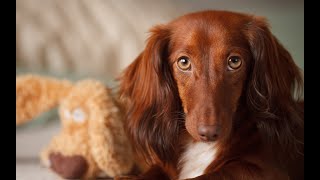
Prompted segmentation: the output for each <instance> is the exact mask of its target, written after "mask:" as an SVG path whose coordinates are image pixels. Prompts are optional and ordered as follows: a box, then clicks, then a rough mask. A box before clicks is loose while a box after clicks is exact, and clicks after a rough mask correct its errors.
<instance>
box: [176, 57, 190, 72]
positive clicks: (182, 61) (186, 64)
mask: <svg viewBox="0 0 320 180" xmlns="http://www.w3.org/2000/svg"><path fill="white" fill-rule="evenodd" d="M177 65H178V67H179V68H180V69H181V70H183V71H187V70H190V68H191V62H190V60H189V58H188V57H185V56H182V57H180V58H179V59H178V62H177Z"/></svg>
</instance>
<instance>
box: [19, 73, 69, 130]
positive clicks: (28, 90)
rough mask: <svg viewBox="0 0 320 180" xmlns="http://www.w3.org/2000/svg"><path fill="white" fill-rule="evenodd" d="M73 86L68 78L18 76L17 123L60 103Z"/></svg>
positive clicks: (23, 121)
mask: <svg viewBox="0 0 320 180" xmlns="http://www.w3.org/2000/svg"><path fill="white" fill-rule="evenodd" d="M71 88H72V84H71V82H69V81H66V80H63V81H62V80H58V79H55V78H49V77H42V76H37V75H20V76H18V77H17V78H16V125H19V124H22V123H25V122H27V121H29V120H31V119H32V118H34V117H36V116H38V115H40V113H42V112H45V111H48V110H50V109H51V108H53V107H55V106H56V105H58V103H59V102H60V100H62V99H63V98H64V97H65V96H66V95H67V94H68V92H69V91H70V89H71Z"/></svg>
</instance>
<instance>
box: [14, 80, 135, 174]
mask: <svg viewBox="0 0 320 180" xmlns="http://www.w3.org/2000/svg"><path fill="white" fill-rule="evenodd" d="M57 105H60V106H59V116H60V118H61V122H62V130H61V132H60V134H58V135H57V136H55V137H53V139H52V141H51V143H50V144H49V145H48V146H47V147H46V148H45V149H44V150H43V151H42V153H41V160H42V163H44V164H45V165H47V166H49V167H50V168H51V169H52V170H53V171H55V172H56V173H57V174H59V175H60V176H61V177H63V178H68V179H70V178H71V179H74V178H81V179H89V178H96V177H100V176H101V175H102V174H104V176H107V177H114V176H118V175H126V174H129V173H131V171H132V170H133V169H134V168H133V167H134V160H133V159H134V158H133V153H132V150H131V147H130V145H129V143H128V140H127V138H126V136H125V134H124V130H123V120H122V114H121V112H122V110H121V108H120V106H119V104H117V102H116V101H115V100H114V98H113V97H112V95H111V90H110V89H107V88H106V87H105V86H104V85H103V84H101V83H100V82H98V81H95V80H84V81H79V82H77V83H75V84H72V83H71V82H69V81H62V80H58V79H54V78H49V77H42V76H35V75H22V76H18V77H17V78H16V124H17V125H19V124H21V123H24V122H27V121H29V120H31V119H33V118H34V117H36V116H37V115H40V114H41V113H43V112H45V111H48V110H50V109H51V108H53V107H56V106H57Z"/></svg>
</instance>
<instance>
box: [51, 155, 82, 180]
mask: <svg viewBox="0 0 320 180" xmlns="http://www.w3.org/2000/svg"><path fill="white" fill-rule="evenodd" d="M49 159H50V164H51V168H52V169H53V170H54V171H55V172H56V173H58V174H59V175H60V176H62V177H63V178H65V179H79V178H81V177H82V176H83V175H84V174H85V172H86V171H87V169H88V164H87V162H86V160H85V159H84V158H83V157H82V156H79V155H75V156H64V155H62V154H60V153H50V155H49Z"/></svg>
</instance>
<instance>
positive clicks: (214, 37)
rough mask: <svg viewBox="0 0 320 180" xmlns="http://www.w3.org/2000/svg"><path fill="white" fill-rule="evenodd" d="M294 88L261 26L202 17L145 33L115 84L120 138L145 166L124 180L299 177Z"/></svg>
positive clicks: (280, 51)
mask: <svg viewBox="0 0 320 180" xmlns="http://www.w3.org/2000/svg"><path fill="white" fill-rule="evenodd" d="M302 90H303V77H302V75H301V72H300V70H299V68H298V67H297V65H295V63H294V61H293V59H292V57H291V55H290V54H289V52H288V51H287V50H286V49H285V48H284V47H283V46H282V45H281V44H280V43H279V41H278V40H277V39H276V38H275V37H274V36H273V35H272V33H271V32H270V30H269V27H268V24H267V22H266V20H265V19H264V18H261V17H256V16H253V15H247V14H241V13H235V12H228V11H204V12H197V13H192V14H188V15H185V16H182V17H179V18H177V19H176V20H174V21H172V22H170V23H168V24H166V25H158V26H155V27H154V28H153V29H152V30H151V36H150V37H149V39H148V41H147V45H146V47H145V49H144V51H143V52H142V53H141V54H140V55H139V56H138V57H137V58H136V59H135V61H134V62H133V63H132V64H131V65H130V66H129V67H128V68H127V69H126V70H125V71H124V73H123V75H122V76H121V79H120V95H121V98H122V100H123V102H124V103H125V105H126V108H127V120H128V121H127V125H126V128H127V132H128V135H129V137H130V138H131V141H132V143H133V146H134V148H135V149H136V152H137V153H139V154H141V155H142V156H143V157H144V158H145V159H146V160H147V161H148V162H149V163H150V164H151V166H150V169H149V170H148V171H146V172H144V173H142V174H141V175H139V176H135V177H134V176H132V177H126V178H129V179H130V178H131V179H196V180H200V179H201V180H204V179H212V180H219V179H243V180H249V179H254V180H257V179H271V180H277V179H304V178H303V176H304V143H303V142H304V140H303V139H304V136H303V133H304V105H303V104H304V103H303V101H300V102H298V100H299V99H302V98H301V97H300V96H299V94H302V93H301V92H302ZM299 92H300V93H299ZM299 97H300V98H299ZM119 178H120V179H121V177H119Z"/></svg>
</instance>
